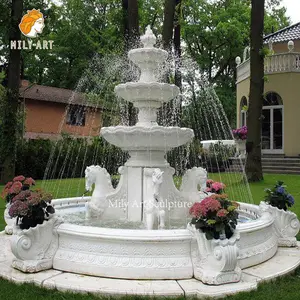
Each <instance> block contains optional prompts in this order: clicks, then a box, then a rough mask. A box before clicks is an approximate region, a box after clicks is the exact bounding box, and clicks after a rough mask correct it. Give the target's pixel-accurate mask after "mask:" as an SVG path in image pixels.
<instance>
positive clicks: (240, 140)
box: [232, 126, 248, 158]
mask: <svg viewBox="0 0 300 300" xmlns="http://www.w3.org/2000/svg"><path fill="white" fill-rule="evenodd" d="M232 134H233V138H234V139H235V143H236V146H237V150H238V152H239V153H240V154H239V157H240V158H245V157H246V140H247V134H248V128H247V126H243V127H241V128H237V129H234V130H232Z"/></svg>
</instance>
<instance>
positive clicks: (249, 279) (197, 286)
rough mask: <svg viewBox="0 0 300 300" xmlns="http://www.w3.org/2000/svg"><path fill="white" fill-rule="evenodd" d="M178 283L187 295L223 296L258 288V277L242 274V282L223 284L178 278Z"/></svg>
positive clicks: (200, 296)
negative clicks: (210, 283) (209, 283)
mask: <svg viewBox="0 0 300 300" xmlns="http://www.w3.org/2000/svg"><path fill="white" fill-rule="evenodd" d="M178 283H179V284H180V286H181V287H182V289H183V290H184V291H185V295H186V296H197V297H198V298H205V297H214V298H222V297H225V296H227V295H232V294H236V293H240V292H249V291H252V290H256V289H257V283H258V278H257V277H255V276H251V275H247V274H242V278H241V281H240V282H237V283H229V284H223V285H207V284H204V283H202V282H201V281H198V280H196V279H186V280H178Z"/></svg>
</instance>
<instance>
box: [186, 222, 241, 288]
mask: <svg viewBox="0 0 300 300" xmlns="http://www.w3.org/2000/svg"><path fill="white" fill-rule="evenodd" d="M188 228H189V229H190V231H191V232H192V234H193V237H194V238H193V242H192V262H193V269H194V277H195V278H196V279H199V280H201V281H202V282H203V283H207V284H212V285H220V284H225V283H232V282H239V281H240V279H241V275H242V270H241V268H240V267H239V266H238V254H239V250H238V247H237V241H238V240H239V234H238V233H235V234H234V235H233V236H232V237H231V238H230V239H224V240H221V239H219V240H215V239H213V240H207V239H206V236H205V234H204V233H203V232H200V231H199V230H197V229H195V227H194V225H189V227H188Z"/></svg>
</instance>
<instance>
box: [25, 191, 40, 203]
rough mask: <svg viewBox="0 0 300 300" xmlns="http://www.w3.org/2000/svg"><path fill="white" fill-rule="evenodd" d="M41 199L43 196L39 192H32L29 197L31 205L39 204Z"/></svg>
mask: <svg viewBox="0 0 300 300" xmlns="http://www.w3.org/2000/svg"><path fill="white" fill-rule="evenodd" d="M40 201H41V196H40V195H39V194H38V193H31V195H30V196H29V197H28V203H29V204H30V205H37V204H39V203H40Z"/></svg>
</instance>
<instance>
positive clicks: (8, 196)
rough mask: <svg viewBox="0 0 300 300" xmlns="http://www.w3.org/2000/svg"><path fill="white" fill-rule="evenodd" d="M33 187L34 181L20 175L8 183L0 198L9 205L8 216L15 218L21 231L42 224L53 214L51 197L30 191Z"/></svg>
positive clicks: (37, 190)
mask: <svg viewBox="0 0 300 300" xmlns="http://www.w3.org/2000/svg"><path fill="white" fill-rule="evenodd" d="M33 185H35V181H34V179H32V178H31V177H28V178H25V177H24V176H23V175H20V176H16V177H15V178H14V179H13V180H12V181H10V182H8V183H7V184H6V185H5V187H4V189H3V191H2V197H3V198H5V200H6V201H7V203H8V204H9V205H8V208H9V209H8V214H9V215H10V217H12V218H16V223H17V225H19V226H20V228H21V229H28V228H30V227H35V226H37V225H38V224H42V223H43V222H44V221H45V220H48V219H49V218H50V215H51V214H53V213H54V212H55V210H54V208H53V206H52V205H51V200H52V195H51V194H49V193H45V192H43V191H42V190H41V189H36V190H31V189H30V188H31V186H33Z"/></svg>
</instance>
